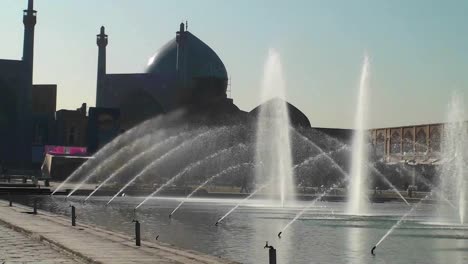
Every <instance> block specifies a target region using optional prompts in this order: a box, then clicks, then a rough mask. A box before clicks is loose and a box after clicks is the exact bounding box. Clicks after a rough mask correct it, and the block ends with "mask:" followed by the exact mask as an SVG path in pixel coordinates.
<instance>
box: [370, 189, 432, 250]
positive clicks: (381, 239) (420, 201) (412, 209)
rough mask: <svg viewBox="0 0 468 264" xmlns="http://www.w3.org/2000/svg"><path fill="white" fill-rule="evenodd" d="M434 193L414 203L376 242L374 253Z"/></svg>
mask: <svg viewBox="0 0 468 264" xmlns="http://www.w3.org/2000/svg"><path fill="white" fill-rule="evenodd" d="M431 195H432V193H429V194H427V195H426V196H425V197H424V198H422V199H421V200H419V202H418V203H416V204H415V205H413V207H411V209H410V210H409V211H408V212H406V213H405V214H404V215H403V216H402V217H401V218H400V219H399V220H398V221H397V222H396V223H395V224H394V225H393V226H392V227H391V228H390V229H389V230H388V231H387V232H386V233H385V235H383V236H382V238H380V240H379V241H378V242H377V243H376V244H375V246H374V248H373V249H372V253H373V252H374V250H375V249H376V248H377V247H378V246H379V245H380V244H381V243H382V242H383V241H384V240H385V239H386V238H387V237H388V236H389V235H390V234H391V233H392V232H393V231H394V230H395V229H396V228H397V227H399V226H400V225H401V223H403V222H404V221H406V218H408V216H409V215H410V214H411V213H412V212H414V210H415V209H416V208H418V207H419V206H420V205H421V204H422V203H423V202H424V201H426V200H427V199H429V197H431Z"/></svg>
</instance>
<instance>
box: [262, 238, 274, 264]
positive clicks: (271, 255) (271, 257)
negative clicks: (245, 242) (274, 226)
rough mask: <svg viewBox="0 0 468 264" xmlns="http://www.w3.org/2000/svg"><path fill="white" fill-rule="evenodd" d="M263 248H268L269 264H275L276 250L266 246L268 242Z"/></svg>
mask: <svg viewBox="0 0 468 264" xmlns="http://www.w3.org/2000/svg"><path fill="white" fill-rule="evenodd" d="M264 248H268V256H269V262H268V263H269V264H276V249H275V248H274V247H273V246H269V245H268V241H267V242H266V245H265V247H264Z"/></svg>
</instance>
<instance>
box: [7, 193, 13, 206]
mask: <svg viewBox="0 0 468 264" xmlns="http://www.w3.org/2000/svg"><path fill="white" fill-rule="evenodd" d="M8 201H10V207H11V206H13V200H12V199H11V193H8Z"/></svg>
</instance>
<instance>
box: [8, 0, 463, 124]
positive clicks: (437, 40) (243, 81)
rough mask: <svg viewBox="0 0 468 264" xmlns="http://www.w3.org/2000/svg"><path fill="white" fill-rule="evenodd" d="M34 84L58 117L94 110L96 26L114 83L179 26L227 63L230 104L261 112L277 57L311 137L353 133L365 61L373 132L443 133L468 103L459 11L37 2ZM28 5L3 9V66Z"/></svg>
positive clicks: (325, 0) (455, 7)
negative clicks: (266, 78) (457, 99)
mask: <svg viewBox="0 0 468 264" xmlns="http://www.w3.org/2000/svg"><path fill="white" fill-rule="evenodd" d="M35 2H36V3H35V9H36V10H38V23H37V25H36V49H35V52H36V53H35V69H34V82H35V83H57V84H58V108H59V109H61V108H68V109H75V108H78V107H79V106H80V105H81V103H82V102H86V103H88V105H90V106H92V105H94V102H95V87H96V61H97V46H96V41H95V35H96V34H97V33H98V30H99V27H100V26H101V25H105V26H106V31H107V33H108V34H109V46H108V55H107V56H108V60H107V69H108V72H110V73H127V72H142V71H143V70H144V67H145V65H146V63H147V60H148V58H149V57H150V56H151V55H152V54H153V53H154V52H155V51H157V50H158V48H159V47H161V46H162V45H163V44H164V43H165V42H167V41H168V40H169V39H171V38H172V37H174V34H175V31H177V29H178V24H179V23H180V22H181V21H184V20H186V19H187V20H188V21H189V31H191V32H192V33H194V34H195V35H197V36H198V37H199V38H200V39H202V40H203V41H205V42H206V43H207V44H208V45H210V46H211V47H212V48H213V49H214V50H215V51H216V52H217V53H218V55H219V56H220V57H221V59H222V60H223V61H224V64H225V65H226V68H227V70H228V73H229V75H230V76H231V78H232V97H233V98H234V102H235V103H236V104H237V105H238V106H239V107H240V108H241V109H243V110H247V111H250V110H251V109H252V108H253V107H255V106H256V105H257V104H258V96H257V95H258V92H259V84H260V82H261V75H262V67H263V63H264V61H265V58H266V55H267V54H268V49H269V48H275V49H276V50H278V51H279V52H280V53H281V56H282V61H283V67H284V71H285V76H286V81H287V86H288V90H287V93H288V100H289V101H290V102H291V103H293V104H294V105H296V106H297V107H298V108H299V109H301V110H302V111H303V112H304V113H305V114H306V115H307V116H308V117H309V119H310V121H311V123H312V125H313V126H323V127H344V128H350V127H352V126H353V113H354V111H355V108H356V107H355V102H356V92H357V89H358V87H357V84H358V81H359V72H360V67H361V63H362V60H363V55H364V53H365V52H367V53H368V54H369V56H370V57H371V69H370V71H371V80H370V87H371V88H370V89H371V98H372V104H371V109H370V111H371V112H370V116H371V118H370V120H371V122H370V126H372V127H381V126H396V125H407V124H419V123H427V122H440V121H443V120H444V119H445V112H446V105H447V102H448V100H449V97H450V93H451V91H453V90H458V91H460V93H461V94H462V95H463V96H464V98H465V101H467V102H468V16H467V14H468V1H464V0H459V1H456V0H452V1H442V0H438V1H436V0H387V1H384V0H340V1H339V0H304V1H299V0H296V1H294V0H293V1H272V0H264V1H263V0H262V1H260V0H236V1H228V0H191V1H188V0H187V1H175V0H165V1H162V0H134V1H130V0H98V1H97V0H80V1H64V0H36V1H35ZM25 6H26V0H2V1H1V2H0V32H1V34H2V40H1V45H0V58H4V59H20V58H21V53H22V41H23V24H22V13H21V10H22V9H24V8H25Z"/></svg>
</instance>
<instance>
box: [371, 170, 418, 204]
mask: <svg viewBox="0 0 468 264" xmlns="http://www.w3.org/2000/svg"><path fill="white" fill-rule="evenodd" d="M368 165H369V168H371V170H372V171H374V172H375V173H376V174H377V175H379V177H380V178H381V179H382V180H383V181H384V182H385V183H386V184H387V185H388V186H390V188H392V190H393V192H394V193H396V195H398V196H399V197H400V199H401V200H403V202H405V203H406V205H408V206H411V205H410V204H409V203H408V201H407V200H406V199H405V197H403V195H401V193H400V192H399V191H398V189H397V188H396V187H395V185H393V184H392V183H391V182H390V181H389V180H388V179H387V177H385V175H383V173H382V172H380V171H379V170H378V169H377V168H376V167H374V166H373V165H372V164H368Z"/></svg>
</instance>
